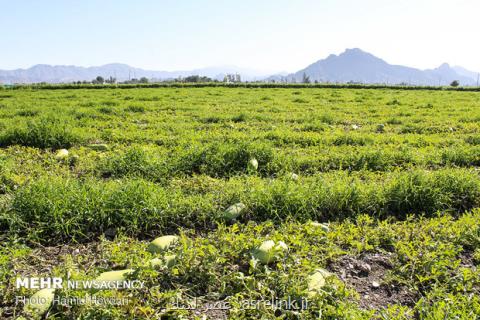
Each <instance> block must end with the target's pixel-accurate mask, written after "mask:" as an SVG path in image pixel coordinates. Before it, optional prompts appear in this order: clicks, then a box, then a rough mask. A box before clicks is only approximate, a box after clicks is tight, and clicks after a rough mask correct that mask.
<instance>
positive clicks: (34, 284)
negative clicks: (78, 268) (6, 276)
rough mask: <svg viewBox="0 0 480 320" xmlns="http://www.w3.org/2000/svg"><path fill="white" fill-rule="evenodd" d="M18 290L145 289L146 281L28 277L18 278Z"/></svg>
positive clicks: (16, 284) (16, 283) (16, 282)
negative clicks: (65, 279)
mask: <svg viewBox="0 0 480 320" xmlns="http://www.w3.org/2000/svg"><path fill="white" fill-rule="evenodd" d="M15 286H16V288H17V289H20V288H25V289H65V288H67V289H77V290H85V289H96V290H109V289H115V290H120V289H142V288H144V281H140V280H122V281H116V280H114V281H111V280H107V281H105V280H101V281H99V280H71V279H68V280H67V281H64V280H63V278H58V277H28V278H17V279H16V281H15Z"/></svg>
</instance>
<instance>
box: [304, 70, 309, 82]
mask: <svg viewBox="0 0 480 320" xmlns="http://www.w3.org/2000/svg"><path fill="white" fill-rule="evenodd" d="M302 83H310V77H309V76H307V74H306V73H305V72H304V73H303V76H302Z"/></svg>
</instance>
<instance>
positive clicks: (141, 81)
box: [140, 77, 148, 83]
mask: <svg viewBox="0 0 480 320" xmlns="http://www.w3.org/2000/svg"><path fill="white" fill-rule="evenodd" d="M140 83H148V79H147V78H146V77H141V78H140Z"/></svg>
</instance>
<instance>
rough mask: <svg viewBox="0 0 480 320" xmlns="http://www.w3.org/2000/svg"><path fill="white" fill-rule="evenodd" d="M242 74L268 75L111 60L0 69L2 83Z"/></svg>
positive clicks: (250, 78) (234, 69)
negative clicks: (83, 64) (147, 67)
mask: <svg viewBox="0 0 480 320" xmlns="http://www.w3.org/2000/svg"><path fill="white" fill-rule="evenodd" d="M235 73H238V74H240V75H241V77H242V80H246V81H253V80H261V79H264V78H266V77H267V76H268V74H266V73H262V72H259V71H256V70H250V69H244V68H238V67H235V66H221V67H211V68H203V69H195V70H186V71H151V70H144V69H140V68H134V67H131V66H129V65H126V64H121V63H111V64H106V65H103V66H98V67H88V68H85V67H77V66H51V65H46V64H39V65H35V66H33V67H31V68H28V69H16V70H0V83H2V82H3V83H35V82H48V83H62V82H73V81H83V80H86V81H90V80H92V79H94V78H96V77H97V76H102V77H104V78H109V77H114V78H116V79H117V80H118V81H124V80H128V79H132V78H137V79H139V78H141V77H146V78H148V79H157V80H166V79H174V78H177V77H179V76H182V77H186V76H189V75H200V76H207V77H210V78H212V79H217V80H223V78H224V76H225V75H226V74H235Z"/></svg>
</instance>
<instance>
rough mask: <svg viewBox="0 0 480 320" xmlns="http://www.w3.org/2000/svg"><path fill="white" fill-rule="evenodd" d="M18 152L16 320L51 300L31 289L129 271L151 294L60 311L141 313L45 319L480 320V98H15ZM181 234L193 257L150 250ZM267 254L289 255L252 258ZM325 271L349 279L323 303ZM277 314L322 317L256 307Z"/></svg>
mask: <svg viewBox="0 0 480 320" xmlns="http://www.w3.org/2000/svg"><path fill="white" fill-rule="evenodd" d="M0 147H1V148H0V231H1V235H0V241H1V246H0V293H1V294H0V308H1V311H0V318H1V319H4V318H5V319H10V318H12V319H14V318H17V317H18V316H20V315H24V316H26V318H27V319H28V318H29V317H31V316H32V315H31V314H28V312H24V311H23V310H24V309H27V310H28V307H27V308H24V306H23V305H22V304H17V305H15V297H16V296H19V295H24V296H30V295H32V294H34V293H35V291H36V290H32V289H16V287H15V279H16V278H17V277H19V276H24V277H27V276H45V277H47V276H56V277H62V278H64V279H67V278H70V279H78V280H80V279H94V278H96V277H97V276H98V275H99V274H100V273H102V272H106V271H111V270H124V269H133V270H134V272H133V274H129V275H128V278H129V279H136V280H141V281H144V283H145V287H144V288H142V289H131V290H102V291H98V292H92V291H91V290H68V289H58V290H56V292H55V294H56V296H57V297H85V296H89V297H92V296H95V297H115V298H119V299H120V298H124V299H128V303H127V304H124V305H119V306H115V305H101V306H98V305H95V304H79V305H61V304H58V303H56V304H53V305H52V306H51V307H50V308H49V310H48V312H47V313H44V314H42V315H41V316H43V317H47V318H49V319H160V318H162V319H203V318H202V317H203V316H207V319H224V318H225V319H226V318H227V317H228V318H231V319H276V318H278V319H318V318H321V319H372V318H375V319H475V318H477V317H479V316H480V271H479V270H478V265H479V264H480V249H479V244H480V220H479V219H480V209H479V208H480V177H479V171H478V170H479V168H480V93H479V92H466V91H450V90H435V91H433V90H400V89H394V88H390V89H388V88H384V89H381V88H377V89H348V88H241V87H232V88H229V87H203V88H194V87H186V88H175V87H165V88H117V89H82V88H79V89H58V88H57V89H56V90H48V89H42V90H39V89H38V90H37V89H32V88H28V87H27V88H21V89H18V90H11V89H5V90H0ZM61 149H67V150H68V155H66V154H65V155H62V154H61V152H60V153H59V150H61ZM253 159H255V160H257V162H258V168H255V166H252V165H251V160H253ZM237 203H243V204H244V205H245V209H244V210H242V211H241V213H240V215H239V216H238V217H237V219H235V220H232V219H228V218H226V215H225V210H226V209H227V208H229V207H230V206H231V205H234V204H237ZM314 222H320V223H322V224H323V225H318V224H316V223H314ZM162 235H177V236H178V237H179V240H178V241H177V243H176V244H174V245H173V246H171V247H169V248H168V249H167V250H166V251H165V252H161V253H151V252H149V251H148V244H149V242H150V241H151V240H153V239H155V238H156V237H159V236H162ZM266 240H274V241H275V242H276V243H278V242H279V241H283V242H284V243H285V244H286V246H287V247H288V249H279V248H278V247H277V249H278V250H275V254H274V256H273V257H272V259H270V260H271V261H269V262H263V263H262V261H258V259H254V258H252V257H257V253H258V247H259V246H260V245H261V244H262V243H263V242H264V241H266ZM171 255H175V256H176V258H175V261H174V262H173V263H171V264H169V265H168V266H166V263H163V261H162V263H160V265H157V266H152V264H151V259H153V258H159V259H160V260H161V259H162V258H164V257H165V256H171ZM318 269H322V270H323V269H325V270H328V272H329V274H328V275H326V274H324V280H325V284H324V285H322V286H321V288H315V289H312V286H311V282H309V279H311V275H312V274H315V272H316V270H318ZM13 270H14V271H13ZM309 283H310V285H309ZM272 297H274V298H275V299H281V300H283V299H286V300H288V298H291V299H297V300H300V299H302V298H305V299H308V301H309V304H308V308H305V310H286V308H279V309H277V310H274V309H273V308H270V307H269V306H266V305H260V306H256V307H255V308H244V307H243V306H244V305H243V303H244V302H245V301H246V300H248V301H261V300H271V299H272ZM192 301H193V302H196V303H197V307H198V308H197V309H196V310H187V309H186V308H182V307H178V305H181V306H191V305H192ZM225 304H228V308H223V309H218V308H210V309H209V310H207V309H208V308H207V307H208V306H209V305H210V306H211V305H216V306H221V305H223V306H224V305H225ZM175 306H177V308H175ZM227 309H228V310H227ZM262 317H263V318H262Z"/></svg>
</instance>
